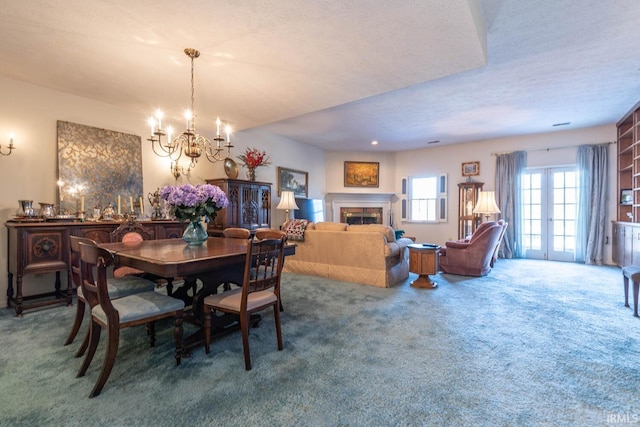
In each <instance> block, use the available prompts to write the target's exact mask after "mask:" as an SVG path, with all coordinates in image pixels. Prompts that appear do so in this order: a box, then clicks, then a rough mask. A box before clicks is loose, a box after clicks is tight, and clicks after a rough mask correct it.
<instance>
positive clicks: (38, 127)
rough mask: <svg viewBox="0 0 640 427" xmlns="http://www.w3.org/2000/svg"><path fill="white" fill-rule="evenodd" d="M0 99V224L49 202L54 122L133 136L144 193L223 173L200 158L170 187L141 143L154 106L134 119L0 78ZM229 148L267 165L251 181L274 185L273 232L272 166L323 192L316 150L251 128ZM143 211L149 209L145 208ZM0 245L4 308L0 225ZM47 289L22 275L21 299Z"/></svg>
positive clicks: (162, 167)
mask: <svg viewBox="0 0 640 427" xmlns="http://www.w3.org/2000/svg"><path fill="white" fill-rule="evenodd" d="M0 93H2V97H0V144H2V145H3V146H5V148H6V145H7V144H8V142H9V140H8V135H9V133H10V132H15V134H16V137H15V145H16V150H15V151H14V152H13V153H12V154H11V155H10V156H8V157H0V182H1V183H0V189H1V192H0V195H1V196H0V223H2V224H4V222H5V221H7V220H8V219H11V218H12V217H13V216H14V215H15V213H16V211H17V209H18V200H19V199H27V200H33V201H34V207H35V208H38V207H39V205H38V202H48V203H55V202H56V181H57V178H58V176H57V163H58V161H57V159H58V156H57V137H56V122H57V121H58V120H64V121H69V122H73V123H79V124H83V125H88V126H94V127H98V128H104V129H110V130H114V131H118V132H124V133H129V134H134V135H141V137H142V169H143V191H144V194H147V193H149V192H153V191H155V190H156V189H157V188H158V187H162V186H165V185H173V184H175V183H177V184H183V183H186V182H190V183H193V184H198V183H202V182H204V180H205V179H209V178H221V177H225V174H224V168H223V166H222V164H221V163H220V162H219V163H215V164H212V163H209V162H208V161H206V160H204V159H201V160H200V162H199V163H198V165H197V166H196V168H195V169H194V170H193V171H192V173H191V176H189V177H187V176H181V177H180V178H179V179H178V180H177V182H176V181H175V180H174V177H173V175H171V173H170V169H169V164H170V162H169V160H168V159H164V158H159V157H157V156H155V155H154V154H153V152H152V150H151V147H150V145H149V142H148V141H146V138H147V135H148V133H149V129H148V126H147V122H146V119H147V116H148V115H150V114H152V113H153V111H155V108H157V106H150V107H149V112H144V114H141V113H139V112H132V111H127V110H123V109H121V108H117V107H114V106H112V105H108V104H103V103H99V102H95V101H91V100H88V99H85V98H80V97H76V96H71V95H68V94H65V93H61V92H57V91H53V90H49V89H44V88H41V87H38V86H34V85H30V84H26V83H23V82H19V81H15V80H9V79H5V78H0ZM178 107H179V106H176V108H178ZM201 122H203V121H202V120H201ZM212 123H213V120H212ZM211 129H213V128H212V127H211ZM200 131H201V132H202V133H203V134H207V133H209V132H207V131H206V130H205V129H200ZM209 134H210V133H209ZM232 142H233V144H234V145H235V147H234V148H233V150H232V157H233V158H234V160H236V162H237V163H240V161H239V160H237V159H235V156H237V155H238V154H240V153H241V152H242V151H244V149H245V148H247V147H256V148H259V149H260V150H265V151H266V152H267V153H268V154H269V156H270V158H271V165H270V166H268V167H261V168H258V170H257V176H258V180H261V181H267V182H272V183H273V184H274V187H273V189H274V200H273V201H272V206H273V208H272V209H273V210H272V218H273V221H272V224H273V225H274V226H276V225H278V224H280V223H281V222H282V221H284V212H281V211H277V210H276V209H275V206H276V205H277V203H278V201H279V198H278V196H277V179H276V171H277V166H286V167H289V168H293V169H299V170H305V171H308V172H309V184H310V192H309V196H310V197H322V195H323V191H324V186H325V168H324V151H323V150H321V149H318V148H315V147H310V146H307V145H304V144H300V143H297V142H295V141H291V140H288V139H286V138H282V137H279V136H277V135H273V134H268V133H264V132H257V131H252V130H249V131H244V132H238V133H237V134H234V135H232ZM244 177H245V170H244V169H243V168H242V167H240V174H239V178H244ZM146 202H147V201H146V197H145V203H146ZM147 208H149V206H148V203H147ZM0 242H1V244H0V303H1V304H2V305H3V306H4V305H6V289H7V244H6V242H7V231H6V228H5V227H0ZM64 276H65V275H63V277H64ZM65 280H66V279H63V281H64V283H63V286H66V281H65ZM14 281H15V279H14ZM52 283H53V275H52V274H44V275H31V276H28V277H27V278H26V280H25V287H26V288H25V293H27V294H33V293H40V292H44V291H50V290H51V288H52ZM14 286H15V284H14Z"/></svg>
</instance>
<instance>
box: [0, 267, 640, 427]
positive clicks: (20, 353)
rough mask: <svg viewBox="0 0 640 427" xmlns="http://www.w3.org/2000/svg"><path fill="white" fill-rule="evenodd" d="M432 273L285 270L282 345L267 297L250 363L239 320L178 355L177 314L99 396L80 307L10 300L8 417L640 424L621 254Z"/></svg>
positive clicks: (4, 337) (133, 343)
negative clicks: (352, 275)
mask: <svg viewBox="0 0 640 427" xmlns="http://www.w3.org/2000/svg"><path fill="white" fill-rule="evenodd" d="M415 277H416V276H415V275H413V274H412V275H411V277H410V279H413V278H415ZM435 279H436V280H437V281H438V283H439V287H438V289H436V290H424V289H414V288H412V287H410V286H409V282H410V280H408V281H406V282H405V283H402V284H400V285H398V286H396V287H394V288H390V289H381V288H375V287H371V286H366V285H358V284H352V283H344V282H336V281H331V280H324V279H320V278H316V277H311V276H298V275H291V274H288V275H285V277H284V279H283V284H282V295H283V302H284V307H285V311H284V313H282V328H283V336H284V350H283V351H281V352H279V351H277V346H276V338H275V332H274V327H273V317H272V313H271V312H266V314H265V315H264V318H263V321H262V324H261V325H260V327H258V328H256V329H253V330H252V331H251V336H250V343H251V351H252V361H253V370H251V371H245V369H244V361H243V357H242V343H241V339H240V335H239V333H234V334H232V335H229V336H226V337H224V338H222V339H219V340H216V341H214V342H213V343H212V352H211V354H209V355H205V354H204V350H203V349H196V350H195V351H194V352H193V355H192V357H191V358H188V359H184V360H183V363H182V365H181V366H179V367H176V366H175V363H174V359H173V349H172V346H173V335H172V328H171V325H170V323H164V324H163V323H160V324H159V325H158V327H157V330H158V337H157V344H156V347H155V348H149V346H148V345H147V338H146V333H145V329H144V327H139V328H129V329H126V330H124V331H123V332H122V334H121V344H120V350H119V354H118V360H117V361H116V365H115V367H114V369H113V372H112V374H111V377H110V378H109V381H108V382H107V384H106V386H105V388H104V390H103V392H102V394H101V395H100V396H98V397H96V398H94V399H89V398H88V397H87V396H88V394H89V391H90V390H91V388H92V387H93V384H94V382H95V380H96V378H97V375H98V372H99V369H100V366H101V363H102V352H101V350H102V349H103V345H102V343H101V346H100V348H99V350H98V354H96V358H95V359H94V361H93V364H92V366H91V367H90V369H89V371H88V372H87V375H86V376H85V377H84V378H76V377H75V375H76V371H77V369H78V367H79V366H80V363H81V360H80V359H75V358H73V353H74V352H75V350H76V348H77V344H79V338H77V339H76V342H74V343H73V344H72V345H70V346H66V347H65V346H63V345H62V344H63V342H64V339H65V338H66V335H67V333H68V330H69V327H70V325H71V322H72V319H73V315H74V312H75V307H55V308H48V309H43V310H39V311H27V312H26V313H25V316H24V317H23V318H15V317H13V312H12V311H11V310H8V309H2V310H0V311H1V313H0V331H2V332H1V341H2V346H1V347H0V425H2V426H10V425H21V426H22V425H24V426H98V425H99V426H182V425H184V426H187V425H189V426H236V425H237V426H557V425H575V426H598V425H602V426H606V425H615V424H617V425H620V423H622V422H627V423H629V422H635V423H640V393H639V391H638V389H639V385H640V351H639V348H640V345H639V344H640V319H638V318H635V317H633V315H632V312H631V309H629V308H625V307H624V306H623V290H622V275H621V273H620V269H619V268H616V267H595V266H583V265H577V264H571V263H554V262H546V261H530V260H499V261H498V262H497V264H496V267H495V268H494V270H493V271H492V272H491V273H490V274H489V275H488V276H486V277H482V278H472V277H462V276H454V275H447V274H441V275H438V276H436V277H435ZM83 326H84V325H83ZM83 331H84V328H83ZM189 331H190V329H189V328H186V329H185V332H189ZM103 339H104V336H103Z"/></svg>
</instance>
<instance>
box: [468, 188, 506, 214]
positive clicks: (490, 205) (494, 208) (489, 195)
mask: <svg viewBox="0 0 640 427" xmlns="http://www.w3.org/2000/svg"><path fill="white" fill-rule="evenodd" d="M495 194H496V193H495V191H481V192H480V195H479V196H478V203H477V204H476V207H475V208H473V213H474V214H485V215H486V216H487V218H488V217H489V215H491V214H496V213H500V209H498V205H497V204H496V196H495Z"/></svg>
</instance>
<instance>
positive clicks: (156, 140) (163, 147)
mask: <svg viewBox="0 0 640 427" xmlns="http://www.w3.org/2000/svg"><path fill="white" fill-rule="evenodd" d="M184 53H185V54H186V55H187V56H188V57H189V58H191V110H187V112H186V113H185V118H186V122H187V128H186V130H185V131H183V132H182V133H181V134H179V135H178V136H176V137H175V138H173V139H171V134H172V132H173V129H172V128H171V127H167V129H166V132H165V130H164V129H162V117H163V114H162V112H161V111H160V110H158V111H157V112H156V115H155V117H150V118H149V126H150V127H151V136H150V137H149V138H148V139H147V140H148V141H150V142H151V148H152V149H153V152H154V153H155V154H156V155H157V156H159V157H169V158H170V159H171V173H173V176H174V177H175V178H176V179H178V177H179V176H180V174H181V173H189V172H190V171H191V169H193V168H194V167H195V165H196V163H197V162H198V159H199V158H200V156H202V154H203V153H204V154H205V157H206V158H207V160H209V161H210V162H211V163H215V162H218V161H223V160H225V159H227V158H229V156H230V155H231V148H232V147H233V145H231V126H229V124H226V125H225V126H224V127H225V133H226V136H227V138H226V141H225V139H224V138H223V137H222V136H221V134H220V127H221V126H222V121H221V120H220V118H219V117H218V118H217V119H216V137H215V138H213V140H214V141H215V145H214V144H212V143H211V141H209V140H208V139H207V138H206V137H204V136H203V135H200V134H198V131H197V130H196V113H195V108H194V93H195V90H194V82H193V81H194V79H193V74H194V73H193V70H194V67H193V61H194V59H195V58H197V57H199V56H200V52H199V51H198V50H196V49H191V48H187V49H185V50H184ZM165 136H166V137H167V139H166V141H163V137H165ZM223 142H226V144H224V146H223V145H222V144H221V143H223ZM225 148H226V149H227V153H226V155H224V154H223V153H222V152H223V150H224V149H225ZM183 154H184V155H185V156H187V157H188V158H190V159H191V160H190V161H189V165H188V167H187V169H186V170H184V169H183V168H182V167H180V166H179V164H178V160H180V158H181V157H182V155H183Z"/></svg>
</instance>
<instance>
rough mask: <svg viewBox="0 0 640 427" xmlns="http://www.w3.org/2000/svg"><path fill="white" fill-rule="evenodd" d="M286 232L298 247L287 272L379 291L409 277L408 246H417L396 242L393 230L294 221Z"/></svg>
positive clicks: (290, 258)
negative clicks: (368, 286)
mask: <svg viewBox="0 0 640 427" xmlns="http://www.w3.org/2000/svg"><path fill="white" fill-rule="evenodd" d="M301 224H303V225H301ZM301 228H302V230H301ZM284 231H285V232H287V236H288V240H289V241H290V242H295V243H297V247H296V253H295V255H292V256H288V257H287V258H286V260H285V263H284V271H285V272H289V273H299V274H309V275H313V276H320V277H326V278H330V279H334V280H342V281H346V282H354V283H363V284H367V285H373V286H378V287H390V286H393V285H395V284H397V283H399V282H402V281H403V280H406V279H407V278H408V277H409V261H408V249H407V246H408V245H409V244H411V243H413V242H412V240H411V239H407V238H400V239H396V236H395V231H394V230H393V228H391V227H389V226H386V225H381V224H365V225H348V224H345V223H336V222H319V223H315V224H314V223H310V222H306V223H305V222H304V220H292V221H289V222H288V223H287V224H286V225H285V227H284Z"/></svg>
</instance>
